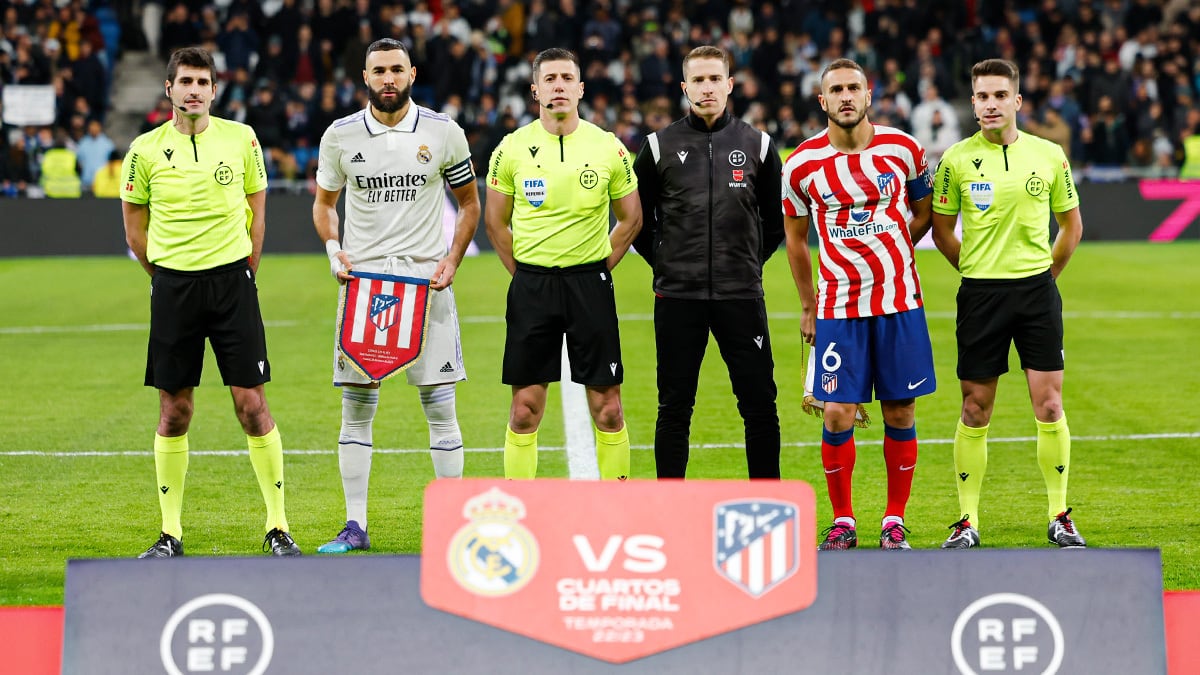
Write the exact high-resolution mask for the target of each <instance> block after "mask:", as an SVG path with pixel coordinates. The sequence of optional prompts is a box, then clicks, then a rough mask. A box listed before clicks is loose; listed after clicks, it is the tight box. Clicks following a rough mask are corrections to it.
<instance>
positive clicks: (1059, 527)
mask: <svg viewBox="0 0 1200 675" xmlns="http://www.w3.org/2000/svg"><path fill="white" fill-rule="evenodd" d="M1046 538H1048V539H1049V540H1050V543H1051V544H1058V545H1059V547H1060V548H1083V547H1086V546H1087V542H1085V541H1084V540H1083V536H1082V535H1080V534H1079V531H1078V530H1076V529H1075V523H1074V522H1073V521H1072V520H1071V509H1067V510H1066V511H1063V512H1062V513H1060V514H1058V515H1057V516H1055V517H1054V520H1052V521H1050V525H1049V526H1048V527H1047V528H1046Z"/></svg>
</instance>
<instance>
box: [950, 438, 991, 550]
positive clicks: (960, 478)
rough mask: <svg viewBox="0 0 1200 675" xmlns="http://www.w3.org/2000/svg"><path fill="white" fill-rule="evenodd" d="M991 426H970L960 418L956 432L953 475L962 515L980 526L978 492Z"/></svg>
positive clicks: (981, 480) (984, 466)
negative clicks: (989, 427)
mask: <svg viewBox="0 0 1200 675" xmlns="http://www.w3.org/2000/svg"><path fill="white" fill-rule="evenodd" d="M987 434H988V427H987V425H984V426H982V427H969V426H967V425H965V424H963V422H962V420H961V419H960V420H959V421H958V428H957V429H955V431H954V474H955V485H957V486H958V507H959V517H960V518H969V519H970V521H971V525H974V526H975V529H977V530H978V529H979V521H980V519H981V518H980V515H979V491H980V490H981V489H982V488H983V474H984V473H985V472H986V471H987Z"/></svg>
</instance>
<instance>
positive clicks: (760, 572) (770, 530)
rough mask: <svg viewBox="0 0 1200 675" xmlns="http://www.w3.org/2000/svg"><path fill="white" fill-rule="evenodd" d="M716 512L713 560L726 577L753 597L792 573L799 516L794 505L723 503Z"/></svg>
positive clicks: (797, 556)
mask: <svg viewBox="0 0 1200 675" xmlns="http://www.w3.org/2000/svg"><path fill="white" fill-rule="evenodd" d="M714 512H715V522H714V525H713V544H714V546H713V548H714V558H713V563H714V564H715V565H716V567H717V572H719V573H720V574H721V576H723V577H725V579H727V580H728V581H730V582H731V583H733V584H734V585H735V586H737V587H738V588H740V589H742V590H743V591H745V592H746V593H747V594H749V595H751V596H753V597H756V598H757V597H759V596H761V595H763V594H764V593H766V592H768V591H770V590H771V589H772V588H774V587H775V586H777V585H778V584H780V583H781V582H783V581H784V580H785V579H787V578H788V577H790V576H792V575H793V574H795V573H796V569H797V568H798V567H799V565H800V543H799V542H800V521H799V518H798V517H797V513H798V512H799V509H798V508H797V507H796V505H795V504H792V503H790V502H782V501H773V500H766V499H755V500H746V501H734V502H723V503H720V504H717V506H716V509H715V511H714Z"/></svg>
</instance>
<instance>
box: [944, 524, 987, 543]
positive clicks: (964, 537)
mask: <svg viewBox="0 0 1200 675" xmlns="http://www.w3.org/2000/svg"><path fill="white" fill-rule="evenodd" d="M950 529H951V530H954V531H953V532H951V533H950V536H949V537H947V538H946V541H943V542H942V548H973V547H975V546H978V545H979V530H976V529H975V528H974V527H972V526H971V521H969V520H967V518H966V517H964V518H963V519H962V520H960V521H958V522H957V523H954V524H953V525H951V526H950Z"/></svg>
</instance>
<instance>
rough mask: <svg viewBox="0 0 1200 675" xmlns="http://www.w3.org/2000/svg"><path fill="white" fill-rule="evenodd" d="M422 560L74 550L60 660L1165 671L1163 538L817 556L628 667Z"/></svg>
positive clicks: (241, 669)
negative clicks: (534, 630) (490, 604)
mask: <svg viewBox="0 0 1200 675" xmlns="http://www.w3.org/2000/svg"><path fill="white" fill-rule="evenodd" d="M419 568H420V559H419V558H418V557H416V556H371V555H364V556H351V557H340V558H324V557H317V556H307V557H304V558H299V559H291V560H278V559H268V558H254V559H248V558H184V559H177V560H161V561H141V560H72V561H70V562H69V563H68V566H67V582H66V598H65V606H66V621H65V628H64V636H63V672H64V673H121V674H127V673H164V672H166V673H237V674H249V673H266V672H270V673H326V672H328V673H349V672H356V673H358V672H361V673H401V672H403V673H468V672H470V673H484V672H486V673H514V674H518V673H520V674H526V673H608V672H628V673H655V674H668V673H681V674H682V673H688V674H693V673H775V672H788V673H979V674H982V673H1162V672H1165V670H1166V655H1165V644H1164V629H1163V600H1162V576H1161V559H1160V556H1159V553H1158V551H1157V550H1078V551H1074V550H1049V549H1046V550H983V551H969V552H947V551H913V552H906V553H899V554H896V553H891V552H881V551H849V552H838V553H834V554H830V555H823V556H822V557H821V558H820V571H819V585H818V594H817V600H816V602H815V603H814V604H813V605H812V606H811V607H810V608H809V609H807V610H804V611H802V612H797V613H795V614H789V615H785V616H782V617H779V618H777V619H774V620H770V621H766V622H764V623H759V624H755V625H753V626H750V627H747V628H744V629H741V630H736V631H733V632H730V633H726V634H723V635H718V636H715V637H712V638H709V639H707V640H702V641H700V642H695V643H691V644H688V645H685V646H683V647H679V648H677V649H672V650H670V651H667V652H663V653H659V654H655V655H653V656H649V657H646V658H643V659H640V660H637V661H633V662H630V663H627V664H624V665H613V664H609V663H605V662H601V661H598V660H596V659H593V658H590V657H587V656H583V655H581V654H576V653H574V652H569V651H566V650H563V649H560V648H558V647H553V646H549V645H546V644H543V643H541V642H538V641H536V640H532V639H528V638H525V637H521V636H518V635H514V634H512V633H509V632H506V631H504V630H500V629H498V628H492V627H490V626H486V625H483V624H480V623H476V622H474V621H470V620H467V619H463V618H459V617H457V616H454V615H451V614H447V613H444V612H441V611H438V610H434V609H431V608H429V607H428V606H426V605H425V604H424V602H422V600H421V595H420V589H419ZM516 620H519V619H516Z"/></svg>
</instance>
